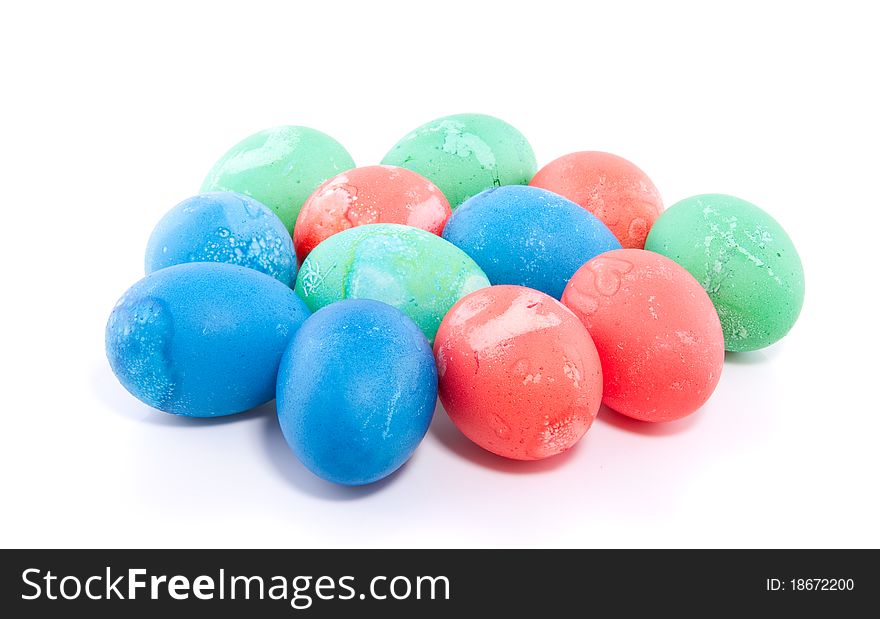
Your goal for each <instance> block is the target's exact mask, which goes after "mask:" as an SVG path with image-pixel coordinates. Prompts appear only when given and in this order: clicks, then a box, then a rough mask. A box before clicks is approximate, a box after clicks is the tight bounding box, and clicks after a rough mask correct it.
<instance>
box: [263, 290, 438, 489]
mask: <svg viewBox="0 0 880 619" xmlns="http://www.w3.org/2000/svg"><path fill="white" fill-rule="evenodd" d="M436 402H437V370H436V368H435V366H434V358H433V356H432V353H431V347H430V345H429V344H428V340H427V339H425V336H424V334H423V333H422V332H421V330H420V329H419V328H418V327H417V326H416V325H415V323H414V322H412V320H410V319H409V318H407V316H406V315H405V314H404V313H403V312H401V311H400V310H398V309H396V308H394V307H392V306H390V305H386V304H385V303H382V302H380V301H373V300H368V299H348V300H344V301H339V302H337V303H333V304H332V305H328V306H326V307H324V308H322V309H320V310H318V311H317V312H315V313H314V314H313V315H312V316H311V317H310V318H309V319H308V320H306V321H305V323H303V326H302V328H300V330H299V331H298V332H297V333H296V335H295V336H294V337H293V338H292V339H291V341H290V346H289V348H288V349H287V352H286V353H285V355H284V358H283V359H282V361H281V368H280V369H279V371H278V387H277V407H278V419H279V421H280V423H281V429H282V431H283V432H284V436H285V438H286V439H287V442H288V444H289V445H290V447H291V449H292V450H293V452H294V454H296V457H297V458H299V460H300V461H301V462H302V463H303V464H304V465H305V466H306V467H307V468H308V469H310V470H311V471H312V472H313V473H315V474H316V475H318V476H319V477H321V478H323V479H326V480H328V481H331V482H334V483H337V484H344V485H351V486H354V485H362V484H368V483H372V482H374V481H377V480H380V479H382V478H384V477H386V476H388V475H390V474H391V473H393V472H394V471H396V470H397V469H398V468H400V467H401V466H402V465H403V464H404V462H406V461H407V460H408V459H409V458H410V456H411V455H412V454H413V452H414V451H415V449H416V447H417V446H418V445H419V443H420V442H421V440H422V438H423V437H424V436H425V433H426V432H427V431H428V425H429V424H430V423H431V417H432V416H433V414H434V407H435V405H436Z"/></svg>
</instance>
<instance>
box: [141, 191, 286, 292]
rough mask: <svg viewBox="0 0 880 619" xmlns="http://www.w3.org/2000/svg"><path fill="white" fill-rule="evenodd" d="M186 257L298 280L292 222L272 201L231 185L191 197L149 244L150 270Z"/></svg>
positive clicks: (169, 215) (171, 214)
mask: <svg viewBox="0 0 880 619" xmlns="http://www.w3.org/2000/svg"><path fill="white" fill-rule="evenodd" d="M184 262H226V263H229V264H238V265H241V266H243V267H248V268H251V269H255V270H257V271H260V272H262V273H265V274H266V275H270V276H272V277H274V278H275V279H277V280H278V281H280V282H282V283H283V284H285V285H287V286H291V287H292V286H293V284H294V282H296V255H295V254H294V252H293V240H292V239H291V238H290V235H289V234H288V233H287V228H285V227H284V224H283V223H281V220H280V219H279V218H278V216H277V215H276V214H275V213H274V212H272V209H270V208H269V207H267V206H265V205H263V204H261V203H260V202H257V201H256V200H254V199H253V198H250V197H248V196H245V195H242V194H240V193H234V192H231V191H221V192H213V193H203V194H199V195H197V196H194V197H192V198H188V199H186V200H184V201H183V202H181V203H180V204H178V205H177V206H175V207H174V208H173V209H171V210H170V211H169V212H168V213H167V214H166V215H165V216H164V217H163V218H162V219H161V220H160V221H159V223H158V224H157V225H156V227H155V229H154V230H153V234H152V235H151V236H150V241H149V243H148V244H147V255H146V259H145V261H144V264H145V267H146V272H147V273H152V272H153V271H158V270H159V269H164V268H166V267H170V266H173V265H175V264H182V263H184Z"/></svg>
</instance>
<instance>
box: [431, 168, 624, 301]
mask: <svg viewBox="0 0 880 619" xmlns="http://www.w3.org/2000/svg"><path fill="white" fill-rule="evenodd" d="M443 238H444V239H446V240H447V241H449V242H450V243H452V244H453V245H456V246H457V247H459V248H460V249H462V250H464V252H465V253H466V254H468V255H469V256H470V257H471V258H473V260H474V262H476V263H477V264H478V265H479V266H480V268H481V269H483V272H484V273H486V275H487V276H488V278H489V281H490V282H492V284H496V285H497V284H512V285H517V286H526V287H528V288H534V289H535V290H540V291H541V292H543V293H545V294H549V295H550V296H552V297H555V298H557V299H558V298H560V297H561V296H562V291H563V290H565V285H566V284H567V283H568V280H569V279H571V276H572V275H574V273H575V271H577V270H578V269H579V268H580V267H581V266H582V265H583V264H584V263H585V262H587V261H588V260H590V259H591V258H593V257H595V256H597V255H599V254H601V253H604V252H606V251H611V250H612V249H620V243H619V242H618V240H617V239H616V238H615V236H614V234H612V232H611V230H609V229H608V227H607V226H606V225H605V224H603V223H602V222H601V221H600V220H599V219H598V218H596V217H595V216H593V215H592V214H590V213H589V212H588V211H586V210H585V209H583V208H581V207H580V206H578V205H577V204H575V203H574V202H572V201H570V200H567V199H566V198H563V197H562V196H560V195H557V194H555V193H553V192H551V191H547V190H545V189H538V188H537V187H525V186H518V185H511V186H505V187H497V188H494V189H487V190H486V191H484V192H482V193H479V194H477V195H476V196H474V197H473V198H470V199H469V200H467V201H466V202H464V204H462V205H461V206H459V207H458V208H457V209H456V210H455V211H453V213H452V217H450V218H449V222H448V223H447V224H446V228H445V229H444V230H443Z"/></svg>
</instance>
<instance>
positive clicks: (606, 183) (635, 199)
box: [529, 151, 663, 249]
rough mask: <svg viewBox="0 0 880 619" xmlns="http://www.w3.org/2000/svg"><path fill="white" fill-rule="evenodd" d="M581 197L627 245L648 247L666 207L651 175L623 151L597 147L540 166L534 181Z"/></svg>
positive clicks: (576, 198)
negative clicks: (620, 153)
mask: <svg viewBox="0 0 880 619" xmlns="http://www.w3.org/2000/svg"><path fill="white" fill-rule="evenodd" d="M529 184H530V185H532V186H533V187H541V188H542V189H549V190H550V191H552V192H554V193H558V194H560V195H562V196H565V197H566V198H568V199H569V200H571V201H572V202H577V203H578V204H580V205H581V206H582V207H584V208H585V209H587V210H588V211H590V212H591V213H592V214H593V215H595V216H596V217H598V218H599V219H601V220H602V223H604V224H605V225H606V226H608V227H609V228H610V229H611V232H613V233H614V236H616V237H617V240H618V241H620V244H621V245H622V246H623V247H624V248H636V249H644V247H645V238H647V236H648V231H649V230H650V229H651V226H652V225H654V220H655V219H657V217H658V216H659V215H660V212H661V211H662V210H663V201H662V200H661V199H660V193H659V192H658V191H657V188H656V187H655V186H654V183H652V182H651V179H650V178H648V176H647V175H646V174H645V173H644V172H642V171H641V170H640V169H639V168H638V167H636V165H635V164H633V163H630V162H629V161H627V160H626V159H624V158H623V157H618V156H617V155H612V154H610V153H602V152H597V151H584V152H578V153H571V154H570V155H564V156H562V157H560V158H559V159H556V160H555V161H551V162H550V163H548V164H547V165H545V166H544V167H543V168H541V169H540V170H538V173H537V174H535V176H534V178H532V180H531V182H530V183H529Z"/></svg>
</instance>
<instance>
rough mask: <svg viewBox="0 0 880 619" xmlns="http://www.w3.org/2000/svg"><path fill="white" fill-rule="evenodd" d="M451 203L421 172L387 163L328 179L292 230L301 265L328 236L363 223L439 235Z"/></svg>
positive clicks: (308, 201)
mask: <svg viewBox="0 0 880 619" xmlns="http://www.w3.org/2000/svg"><path fill="white" fill-rule="evenodd" d="M451 214H452V211H451V209H450V208H449V202H448V201H447V200H446V197H445V196H444V195H443V193H442V192H441V191H440V190H439V189H437V187H436V186H435V185H434V184H433V183H432V182H431V181H429V180H428V179H426V178H425V177H424V176H422V175H421V174H417V173H415V172H412V171H410V170H407V169H405V168H398V167H394V166H387V165H375V166H367V167H364V168H354V169H351V170H348V171H347V172H343V173H341V174H338V175H336V176H334V177H333V178H331V179H330V180H328V181H326V182H325V183H324V184H322V185H321V186H320V187H318V189H316V190H315V192H314V193H313V194H312V195H311V196H309V198H308V199H307V200H306V202H305V204H303V207H302V210H301V211H300V212H299V217H298V218H297V220H296V226H294V229H293V245H294V249H295V250H296V255H297V258H298V259H299V261H300V262H302V261H303V260H305V257H306V256H307V255H308V253H309V252H310V251H312V250H313V249H314V248H315V247H316V246H317V245H318V243H320V242H321V241H323V240H324V239H326V238H327V237H329V236H332V235H334V234H336V233H337V232H342V231H343V230H348V229H349V228H354V227H355V226H362V225H364V224H377V223H389V224H405V225H408V226H413V227H414V228H421V229H422V230H427V231H428V232H431V233H433V234H437V235H439V234H440V233H442V232H443V227H444V226H445V225H446V220H447V219H449V215H451Z"/></svg>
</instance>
